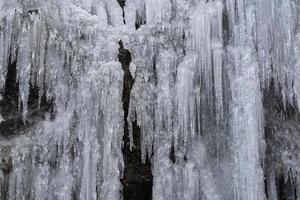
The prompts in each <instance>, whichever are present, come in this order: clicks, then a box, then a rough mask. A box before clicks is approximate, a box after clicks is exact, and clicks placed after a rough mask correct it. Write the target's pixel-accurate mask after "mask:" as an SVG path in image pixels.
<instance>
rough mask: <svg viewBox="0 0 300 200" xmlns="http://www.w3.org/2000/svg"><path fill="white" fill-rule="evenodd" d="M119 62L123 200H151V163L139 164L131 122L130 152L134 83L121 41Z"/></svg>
mask: <svg viewBox="0 0 300 200" xmlns="http://www.w3.org/2000/svg"><path fill="white" fill-rule="evenodd" d="M119 45H120V48H119V55H118V57H119V61H120V63H121V64H122V69H123V71H124V79H123V95H122V101H123V109H124V137H123V142H124V146H123V149H122V151H123V157H124V164H125V165H124V174H123V177H122V179H121V182H122V185H123V199H124V200H151V199H152V185H153V177H152V172H151V163H150V161H149V160H148V159H147V160H146V163H145V164H143V163H142V162H141V147H140V143H141V141H140V132H141V130H140V127H138V125H137V123H136V121H135V122H133V124H132V126H133V142H134V146H135V148H133V149H132V151H130V142H129V128H128V122H127V117H128V109H129V102H130V93H131V89H132V86H133V83H134V79H133V77H132V76H131V73H130V70H129V65H130V62H131V53H130V52H129V50H128V49H125V48H124V46H123V43H122V41H119Z"/></svg>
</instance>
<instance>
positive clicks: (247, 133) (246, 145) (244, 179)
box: [230, 48, 265, 200]
mask: <svg viewBox="0 0 300 200" xmlns="http://www.w3.org/2000/svg"><path fill="white" fill-rule="evenodd" d="M230 54H231V55H232V59H233V63H232V65H233V67H234V72H233V74H232V77H231V84H232V89H231V90H232V95H233V96H232V104H231V110H232V121H231V124H232V134H233V141H232V143H233V147H232V148H233V154H234V174H233V176H234V199H237V200H263V199H265V197H264V192H263V188H264V186H263V173H262V169H261V163H260V161H261V156H260V155H261V153H263V152H261V142H262V141H263V139H262V138H263V128H262V110H263V108H262V102H261V101H262V94H261V92H260V82H259V76H258V65H257V63H256V61H255V60H253V58H252V57H251V49H249V48H248V49H246V48H243V49H231V50H230Z"/></svg>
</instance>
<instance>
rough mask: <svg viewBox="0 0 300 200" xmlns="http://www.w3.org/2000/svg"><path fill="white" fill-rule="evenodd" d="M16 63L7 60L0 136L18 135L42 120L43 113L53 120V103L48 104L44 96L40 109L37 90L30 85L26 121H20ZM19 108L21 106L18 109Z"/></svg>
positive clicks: (0, 107) (1, 105)
mask: <svg viewBox="0 0 300 200" xmlns="http://www.w3.org/2000/svg"><path fill="white" fill-rule="evenodd" d="M16 63H17V61H16V60H15V61H12V60H11V59H9V65H8V70H7V76H6V82H5V89H4V94H3V100H2V101H0V109H1V115H2V117H3V118H4V120H5V121H3V122H2V123H1V124H0V135H1V136H5V137H11V136H15V135H18V134H19V132H20V130H23V129H25V128H27V127H29V126H31V125H33V124H34V123H35V122H36V120H38V119H40V118H44V114H45V113H50V115H51V118H52V119H53V118H54V108H53V105H54V101H53V100H51V101H50V102H48V101H47V100H46V97H45V95H43V97H42V98H41V105H40V108H39V106H38V99H39V88H38V87H37V86H34V85H32V84H30V90H29V96H28V115H27V120H26V122H24V121H23V120H22V115H21V113H22V109H23V108H22V106H21V105H19V102H18V101H19V83H18V82H17V66H16ZM19 106H21V107H20V108H19Z"/></svg>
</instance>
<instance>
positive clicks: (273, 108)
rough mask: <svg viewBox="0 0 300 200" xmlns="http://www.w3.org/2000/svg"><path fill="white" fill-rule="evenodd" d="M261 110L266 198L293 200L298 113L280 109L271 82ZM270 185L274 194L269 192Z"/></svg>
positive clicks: (288, 107)
mask: <svg viewBox="0 0 300 200" xmlns="http://www.w3.org/2000/svg"><path fill="white" fill-rule="evenodd" d="M264 109H265V110H264V113H265V141H266V157H265V166H264V167H265V169H264V172H265V185H266V187H265V188H266V196H267V198H272V196H273V195H274V194H275V195H276V196H277V199H278V200H297V199H299V197H298V196H297V182H296V177H295V174H293V171H294V169H295V168H297V167H298V166H295V165H294V163H297V159H298V155H299V152H300V146H299V145H298V144H297V142H296V141H299V139H300V135H299V132H300V126H299V122H300V121H299V113H298V112H297V108H295V107H294V106H292V105H290V104H288V103H286V105H284V102H283V100H282V98H280V97H278V95H276V94H275V89H274V84H273V82H272V84H271V87H270V88H269V90H268V91H265V94H264ZM286 152H288V154H286ZM295 161H296V162H295ZM272 182H273V183H272ZM272 184H274V185H273V186H275V187H274V188H276V191H272V188H273V187H272ZM271 195H272V196H271Z"/></svg>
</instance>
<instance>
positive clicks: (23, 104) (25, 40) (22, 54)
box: [17, 24, 31, 120]
mask: <svg viewBox="0 0 300 200" xmlns="http://www.w3.org/2000/svg"><path fill="white" fill-rule="evenodd" d="M21 31H22V32H21V36H20V38H19V41H18V57H17V81H18V83H19V97H20V98H19V108H22V116H23V120H25V119H26V115H27V102H28V97H29V88H30V84H29V83H30V70H31V59H30V51H29V49H30V44H29V31H28V27H27V24H25V25H24V27H23V30H21Z"/></svg>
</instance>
